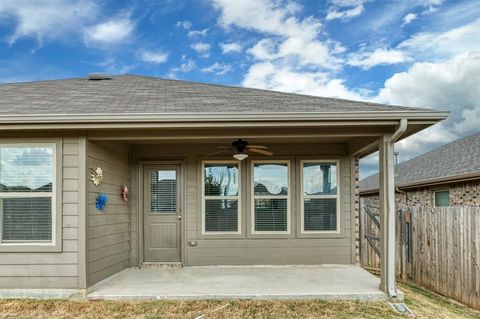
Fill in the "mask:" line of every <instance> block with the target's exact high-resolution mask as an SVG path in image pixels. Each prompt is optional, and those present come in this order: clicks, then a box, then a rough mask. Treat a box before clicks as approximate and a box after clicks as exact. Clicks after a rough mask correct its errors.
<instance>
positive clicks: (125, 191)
mask: <svg viewBox="0 0 480 319" xmlns="http://www.w3.org/2000/svg"><path fill="white" fill-rule="evenodd" d="M121 196H122V199H123V201H124V202H128V187H127V185H123V186H122V194H121Z"/></svg>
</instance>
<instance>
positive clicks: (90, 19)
mask: <svg viewBox="0 0 480 319" xmlns="http://www.w3.org/2000/svg"><path fill="white" fill-rule="evenodd" d="M96 71H104V72H107V73H110V74H120V73H133V74H144V75H151V76H158V77H164V78H177V79H188V80H193V81H202V82H211V83H221V84H229V85H240V86H248V87H259V88H265V89H271V90H279V91H286V92H296V93H305V94H313V95H320V96H333V97H340V98H347V99H356V100H367V101H375V102H381V103H387V104H400V105H407V106H420V107H433V108H436V109H442V110H450V111H451V112H452V113H451V116H450V118H449V119H448V120H447V121H445V122H444V123H442V124H440V125H436V126H435V127H433V128H431V129H428V130H426V131H424V132H422V133H420V134H417V135H416V136H414V137H412V138H409V139H407V140H405V141H402V142H401V143H398V145H396V148H397V150H398V151H399V152H400V160H406V159H409V158H411V157H413V156H416V155H418V154H420V153H423V152H425V151H427V150H429V149H432V148H434V147H437V146H439V145H441V144H443V143H446V142H449V141H452V140H454V139H456V138H459V137H461V136H465V135H469V134H472V133H476V132H478V131H479V126H478V123H479V120H480V102H479V101H480V2H479V1H474V0H469V1H461V0H458V1H452V0H451V1H447V0H444V1H443V0H424V1H420V0H418V1H415V0H390V1H374V0H330V1H318V0H317V1H295V0H290V1H289V0H196V1H187V0H176V1H175V0H157V1H146V0H138V1H133V0H131V1H127V0H124V1H121V0H111V1H95V0H81V1H80V0H70V1H66V0H35V1H34V0H31V1H25V0H24V1H22V0H16V1H6V0H5V1H0V82H16V81H30V80H40V79H56V78H65V77H78V76H85V75H86V74H88V73H90V72H96ZM376 163H377V157H376V155H372V156H370V157H369V158H366V159H364V160H362V170H361V174H362V176H366V175H368V174H370V173H372V172H374V171H375V169H376V168H375V167H376Z"/></svg>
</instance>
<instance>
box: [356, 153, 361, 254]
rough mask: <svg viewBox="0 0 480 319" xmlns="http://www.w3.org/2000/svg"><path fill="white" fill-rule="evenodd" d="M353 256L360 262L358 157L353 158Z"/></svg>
mask: <svg viewBox="0 0 480 319" xmlns="http://www.w3.org/2000/svg"><path fill="white" fill-rule="evenodd" d="M355 254H356V257H357V262H360V157H359V156H355Z"/></svg>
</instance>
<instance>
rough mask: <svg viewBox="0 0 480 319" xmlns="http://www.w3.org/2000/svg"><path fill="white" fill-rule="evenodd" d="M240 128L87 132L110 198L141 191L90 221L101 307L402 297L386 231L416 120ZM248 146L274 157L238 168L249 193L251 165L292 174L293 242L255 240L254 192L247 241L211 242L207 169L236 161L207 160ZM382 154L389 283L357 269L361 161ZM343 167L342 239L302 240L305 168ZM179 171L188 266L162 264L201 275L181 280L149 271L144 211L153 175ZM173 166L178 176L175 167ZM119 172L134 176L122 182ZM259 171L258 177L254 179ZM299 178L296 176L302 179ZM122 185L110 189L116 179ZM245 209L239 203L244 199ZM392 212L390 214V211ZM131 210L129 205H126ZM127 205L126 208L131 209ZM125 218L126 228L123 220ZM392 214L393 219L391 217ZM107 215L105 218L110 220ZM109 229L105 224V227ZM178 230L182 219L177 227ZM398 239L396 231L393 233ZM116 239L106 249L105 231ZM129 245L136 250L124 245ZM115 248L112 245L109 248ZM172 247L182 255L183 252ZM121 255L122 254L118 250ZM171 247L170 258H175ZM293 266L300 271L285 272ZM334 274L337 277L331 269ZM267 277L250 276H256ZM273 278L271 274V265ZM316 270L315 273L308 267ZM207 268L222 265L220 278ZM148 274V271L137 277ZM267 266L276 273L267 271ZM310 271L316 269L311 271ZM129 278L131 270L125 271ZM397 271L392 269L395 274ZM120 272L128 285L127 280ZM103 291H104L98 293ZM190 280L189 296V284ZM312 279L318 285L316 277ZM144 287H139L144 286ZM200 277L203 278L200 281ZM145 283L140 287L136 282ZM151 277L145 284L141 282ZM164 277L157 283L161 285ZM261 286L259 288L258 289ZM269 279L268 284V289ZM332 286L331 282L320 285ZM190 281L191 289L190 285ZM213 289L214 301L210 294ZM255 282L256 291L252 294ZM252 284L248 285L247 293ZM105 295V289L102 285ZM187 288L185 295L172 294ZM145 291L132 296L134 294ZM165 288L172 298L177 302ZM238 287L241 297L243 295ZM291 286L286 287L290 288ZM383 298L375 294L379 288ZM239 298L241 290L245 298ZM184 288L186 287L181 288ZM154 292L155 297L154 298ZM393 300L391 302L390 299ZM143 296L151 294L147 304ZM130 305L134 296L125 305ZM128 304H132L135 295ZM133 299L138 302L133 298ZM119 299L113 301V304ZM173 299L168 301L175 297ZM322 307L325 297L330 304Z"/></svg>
mask: <svg viewBox="0 0 480 319" xmlns="http://www.w3.org/2000/svg"><path fill="white" fill-rule="evenodd" d="M230 124H231V126H232V127H230V128H225V127H224V124H222V125H219V126H223V127H218V128H215V126H216V125H215V124H213V126H214V127H213V128H212V127H210V128H205V127H201V128H190V129H178V128H172V127H168V128H156V129H153V130H148V131H147V130H138V129H137V130H131V131H128V132H126V131H125V130H108V131H94V132H91V133H89V137H88V138H89V142H88V146H87V154H88V161H89V163H88V165H89V167H90V168H93V167H96V166H99V165H104V173H105V178H106V180H105V186H104V187H106V188H107V189H114V188H115V187H118V183H121V184H126V185H127V184H128V185H131V189H130V200H129V203H128V207H127V208H125V207H124V205H123V203H121V202H115V201H114V202H112V203H111V204H110V205H109V207H108V208H107V211H106V212H103V213H99V212H98V211H97V210H95V209H93V208H90V210H89V217H88V218H89V219H90V221H89V232H90V234H92V233H95V235H94V236H89V237H91V239H89V241H90V244H89V245H88V246H89V251H88V252H87V282H88V286H92V285H93V286H94V287H96V289H94V290H93V291H92V294H90V296H91V298H97V297H98V298H115V297H112V296H114V295H116V294H117V293H119V292H120V291H122V290H124V291H131V292H132V293H133V290H138V293H139V294H140V295H138V297H139V298H142V296H143V297H146V296H150V297H149V298H153V297H154V296H157V297H155V298H174V296H175V295H178V294H180V295H181V294H184V295H186V296H191V297H192V298H193V297H194V296H196V297H199V298H204V297H209V296H213V295H215V296H222V295H225V296H227V295H228V294H229V293H228V289H230V290H231V294H232V295H235V296H237V297H241V296H242V295H245V296H255V295H260V296H265V298H267V296H270V297H271V296H272V294H273V293H274V291H275V290H277V291H280V292H279V295H282V294H285V295H286V296H290V297H295V296H297V297H299V296H309V295H311V296H316V298H325V299H329V298H336V297H333V296H339V295H343V296H351V297H348V298H352V299H361V291H362V287H363V288H365V289H364V291H368V293H367V295H368V296H369V297H367V299H372V298H373V299H375V298H383V297H385V296H390V297H399V294H398V293H397V292H396V290H395V283H394V276H393V271H391V272H389V268H388V265H389V264H390V265H392V264H393V263H394V260H393V256H394V252H393V249H394V247H393V246H392V245H389V244H388V243H389V242H392V243H393V242H394V240H393V238H392V236H393V231H392V233H391V234H389V233H388V232H389V231H391V230H392V228H391V227H392V225H387V223H388V212H389V207H390V206H392V207H393V196H392V197H391V198H389V193H392V194H393V174H392V173H393V160H392V157H393V142H394V141H395V139H397V138H398V137H399V136H400V135H401V134H410V133H411V132H414V131H415V130H417V129H418V127H416V126H415V125H412V126H411V127H409V128H408V129H407V125H406V124H407V123H406V121H398V120H390V121H382V122H375V123H367V124H365V123H361V124H360V123H355V122H354V123H338V122H334V121H332V122H330V123H329V122H326V123H325V122H324V123H321V124H320V123H309V125H305V123H302V125H300V126H299V124H298V123H297V124H296V123H292V122H288V123H268V124H265V123H263V124H265V125H263V124H262V127H261V128H259V126H260V125H259V124H258V123H249V124H245V123H230ZM240 137H241V138H244V139H246V140H248V141H249V142H251V143H253V144H262V145H268V146H269V148H270V150H271V151H273V152H274V153H275V154H274V156H268V157H267V156H265V157H261V156H254V155H253V154H250V156H249V158H248V159H247V160H244V161H242V162H241V163H239V165H240V166H239V167H241V169H242V170H244V171H246V172H247V173H245V174H246V175H245V177H244V178H243V177H242V179H243V180H244V181H245V184H248V183H250V185H252V183H251V179H252V177H251V175H249V174H251V172H252V163H253V162H254V161H256V160H259V161H264V160H267V161H270V162H272V161H273V162H275V161H280V162H282V161H283V162H286V163H288V165H289V167H290V168H291V172H289V173H288V174H289V176H290V178H291V179H290V184H289V185H290V187H291V188H292V190H293V192H292V193H293V194H292V197H290V199H291V202H290V204H289V205H290V207H291V211H290V213H291V217H290V218H291V219H290V220H289V225H290V226H289V231H288V233H284V234H271V233H270V234H255V233H253V232H252V231H251V229H252V228H251V227H252V226H251V225H252V220H250V218H252V215H251V211H250V207H252V206H251V198H247V197H248V196H250V195H248V194H252V190H251V189H248V187H247V186H245V193H246V194H247V195H246V197H245V198H243V199H239V200H240V201H242V205H241V206H242V207H243V208H242V209H239V215H240V217H239V224H240V225H241V227H240V229H241V230H239V231H238V233H235V234H222V233H220V234H213V235H212V234H207V233H205V231H204V230H205V228H204V224H203V223H204V220H203V219H202V218H204V216H203V215H202V205H203V202H202V200H203V195H202V194H203V193H202V192H203V191H202V183H203V182H202V175H203V166H202V165H203V162H204V161H212V160H214V161H219V162H224V161H229V160H232V157H231V154H230V155H225V154H219V155H214V156H208V154H210V153H212V152H215V151H217V150H218V148H217V146H222V145H229V144H230V143H231V142H232V141H233V140H236V139H237V138H240ZM376 149H380V151H381V154H380V170H381V172H383V173H382V174H383V175H382V176H383V177H384V183H383V184H382V185H383V188H382V189H383V193H381V196H382V198H383V199H384V202H383V204H382V205H384V206H383V210H382V211H383V212H384V215H382V223H383V224H382V225H383V226H382V227H383V229H384V232H383V233H382V243H384V245H383V246H382V247H383V250H382V251H383V253H382V254H383V256H384V258H383V262H382V265H383V266H382V274H381V284H380V285H379V282H378V280H377V278H375V277H374V276H372V275H370V274H368V273H367V272H366V271H364V270H363V269H361V268H359V267H357V266H356V264H357V251H356V234H357V232H356V229H357V225H358V224H357V223H358V219H357V209H358V207H357V202H356V185H357V180H358V166H357V165H358V158H359V157H360V156H362V155H365V154H368V153H371V152H372V151H374V150H376ZM306 160H307V161H308V160H313V161H325V160H326V161H330V162H332V161H334V162H335V161H338V170H339V172H340V173H339V175H338V186H339V187H338V189H339V193H338V207H339V210H338V211H339V215H338V216H337V217H338V220H339V222H338V225H339V226H338V228H337V229H336V230H335V231H333V232H325V233H316V234H307V233H303V232H302V229H303V228H302V227H303V225H302V218H303V217H301V215H300V212H301V210H302V208H301V201H300V197H301V196H302V195H301V192H300V184H301V180H302V177H301V175H300V173H301V171H302V168H301V166H299V165H300V164H301V163H302V162H303V161H306ZM177 164H178V165H179V166H178V167H179V168H178V170H177V171H176V172H177V174H178V176H179V179H178V183H179V184H178V190H179V192H180V191H181V192H182V193H179V197H178V202H177V205H178V208H180V209H178V208H177V211H176V215H175V216H173V215H172V217H173V218H174V219H176V220H178V221H179V222H178V224H177V225H178V228H177V231H176V232H175V237H176V243H175V245H173V246H174V247H175V248H176V249H177V251H178V256H179V257H178V259H175V260H161V261H159V262H154V263H153V264H160V265H161V264H164V263H168V264H173V265H179V266H192V267H191V268H187V267H186V268H183V269H145V268H144V267H142V266H145V265H146V264H151V263H150V260H149V259H148V257H147V256H146V249H147V248H148V247H147V246H148V245H149V242H148V241H147V239H146V237H147V235H148V234H147V233H148V230H147V231H146V229H147V228H146V227H148V225H146V217H145V216H147V215H148V214H147V215H145V207H147V206H148V205H149V204H148V203H146V197H145V196H146V194H147V193H148V191H146V188H145V187H146V186H145V185H146V184H145V178H147V177H146V176H147V175H146V173H145V172H146V171H145V168H146V167H154V168H156V167H157V166H158V165H167V166H168V167H167V168H168V169H170V168H169V167H173V166H175V165H177ZM172 165H173V166H172ZM119 168H123V169H125V172H123V173H121V174H119ZM249 171H250V172H249ZM293 172H295V173H293ZM109 175H110V176H114V177H112V179H111V180H109V177H108V176H109ZM101 187H102V186H100V188H95V187H93V186H92V185H90V186H89V192H90V193H91V196H89V200H90V202H89V206H90V207H92V206H94V202H93V201H94V195H95V194H96V193H97V192H98V191H99V190H100V191H101V189H102V188H101ZM239 198H240V197H239ZM390 204H391V205H390ZM122 205H123V206H122ZM121 206H122V207H121ZM118 211H120V212H121V213H122V214H123V215H124V216H125V217H121V216H120V217H119V216H118V214H117V212H118ZM392 212H393V209H392ZM102 215H103V216H102ZM96 220H101V225H96V224H95V221H96ZM172 222H173V220H172ZM119 223H125V224H128V227H127V228H125V231H124V233H122V234H121V235H120V237H119V238H120V240H122V243H120V244H117V243H115V242H112V239H111V237H109V235H108V232H110V230H109V228H110V227H111V228H115V229H119V228H120V226H119ZM393 229H394V228H393ZM105 230H107V235H106V237H109V238H107V239H105V238H104V236H103V233H102V234H101V233H100V232H101V231H105ZM126 242H128V243H126ZM105 243H108V244H109V245H105ZM173 246H172V247H173ZM113 247H115V249H117V248H118V249H119V251H118V252H115V251H113V250H112V248H113ZM172 247H167V248H172ZM291 264H294V265H296V266H291V267H290V266H285V265H291ZM324 264H333V266H323V265H324ZM235 265H237V266H238V265H242V266H244V268H238V269H237V268H228V267H226V268H223V267H222V266H235ZM252 265H257V266H258V268H257V267H252V268H249V266H252ZM260 265H277V266H279V268H275V267H274V268H272V269H274V270H275V271H273V272H272V274H274V275H273V276H274V277H269V276H266V275H265V273H264V272H265V270H266V269H267V268H268V267H270V266H264V267H260ZM303 265H310V266H303ZM198 266H220V267H219V268H210V267H206V268H203V267H198ZM128 267H142V269H139V270H137V269H135V268H128ZM265 267H267V268H265ZM302 267H306V268H302ZM126 268H128V269H126ZM391 269H392V270H393V267H392V268H391ZM117 273H118V274H117ZM112 275H113V277H112V278H110V279H107V281H106V282H102V285H100V286H98V283H99V282H101V281H102V280H104V279H105V278H108V277H109V276H112ZM194 275H196V277H195V281H192V285H191V287H189V285H188V283H189V282H191V279H192V278H193V277H194ZM307 275H309V276H310V278H308V276H307ZM225 276H226V277H228V278H230V279H229V280H230V281H229V282H228V281H227V284H225V285H220V286H215V284H214V283H215V282H216V279H215V278H217V277H219V278H221V277H225ZM276 276H280V278H288V280H292V282H291V284H292V285H293V284H294V283H295V282H296V281H297V280H296V279H295V278H297V277H298V278H302V276H303V281H304V283H305V284H302V285H300V286H301V287H300V289H299V290H297V291H296V292H295V293H292V294H290V293H288V291H289V289H290V288H289V287H290V286H291V285H290V284H289V283H288V280H287V281H286V283H285V284H284V285H279V284H274V281H275V280H274V279H275V278H276ZM137 277H138V278H137ZM197 277H198V278H197ZM135 278H137V279H138V280H136V279H135ZM142 278H143V279H142ZM155 278H156V279H155ZM261 278H264V281H263V282H262V281H260V282H261V284H260V285H255V284H254V283H255V282H256V281H258V280H259V279H261ZM268 278H270V279H268ZM319 278H322V280H319ZM182 282H184V284H185V285H182ZM209 282H210V283H211V284H213V286H212V287H216V288H212V289H213V290H210V287H211V286H209V285H208V283H209ZM249 282H251V283H252V284H249ZM239 283H242V284H241V285H238V284H239ZM103 284H105V285H103ZM177 285H178V287H183V288H182V289H183V290H180V291H177V290H175V289H176V288H175V289H174V287H176V286H177ZM129 286H130V287H135V288H134V289H133V290H131V289H128V287H129ZM207 286H208V287H209V288H208V289H207V290H205V291H206V292H205V293H201V294H200V295H196V294H197V293H196V292H195V291H196V289H199V290H201V289H204V288H205V289H206V287H207ZM162 287H170V288H172V290H171V291H177V292H178V294H175V293H171V294H170V293H169V292H168V291H167V290H164V288H162ZM240 287H243V288H241V289H240ZM282 287H284V288H282ZM373 287H374V288H373ZM237 288H238V290H236V289H237ZM179 289H180V288H179ZM147 292H148V293H147ZM385 293H387V294H386V295H385ZM143 294H145V295H143ZM126 295H128V294H126ZM126 295H125V296H126ZM133 295H135V293H133ZM109 296H110V297H109ZM169 296H170V297H169ZM322 296H323V297H322Z"/></svg>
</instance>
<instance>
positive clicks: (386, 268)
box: [379, 135, 397, 298]
mask: <svg viewBox="0 0 480 319" xmlns="http://www.w3.org/2000/svg"><path fill="white" fill-rule="evenodd" d="M390 138H391V135H385V136H383V137H382V138H381V139H380V145H379V146H380V148H379V161H380V167H379V171H380V174H379V176H380V180H379V182H380V184H379V193H380V214H381V215H380V289H381V290H382V291H383V292H385V293H387V294H388V296H389V297H392V298H393V297H396V296H397V291H396V288H395V186H394V171H393V143H390V142H389V140H390Z"/></svg>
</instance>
